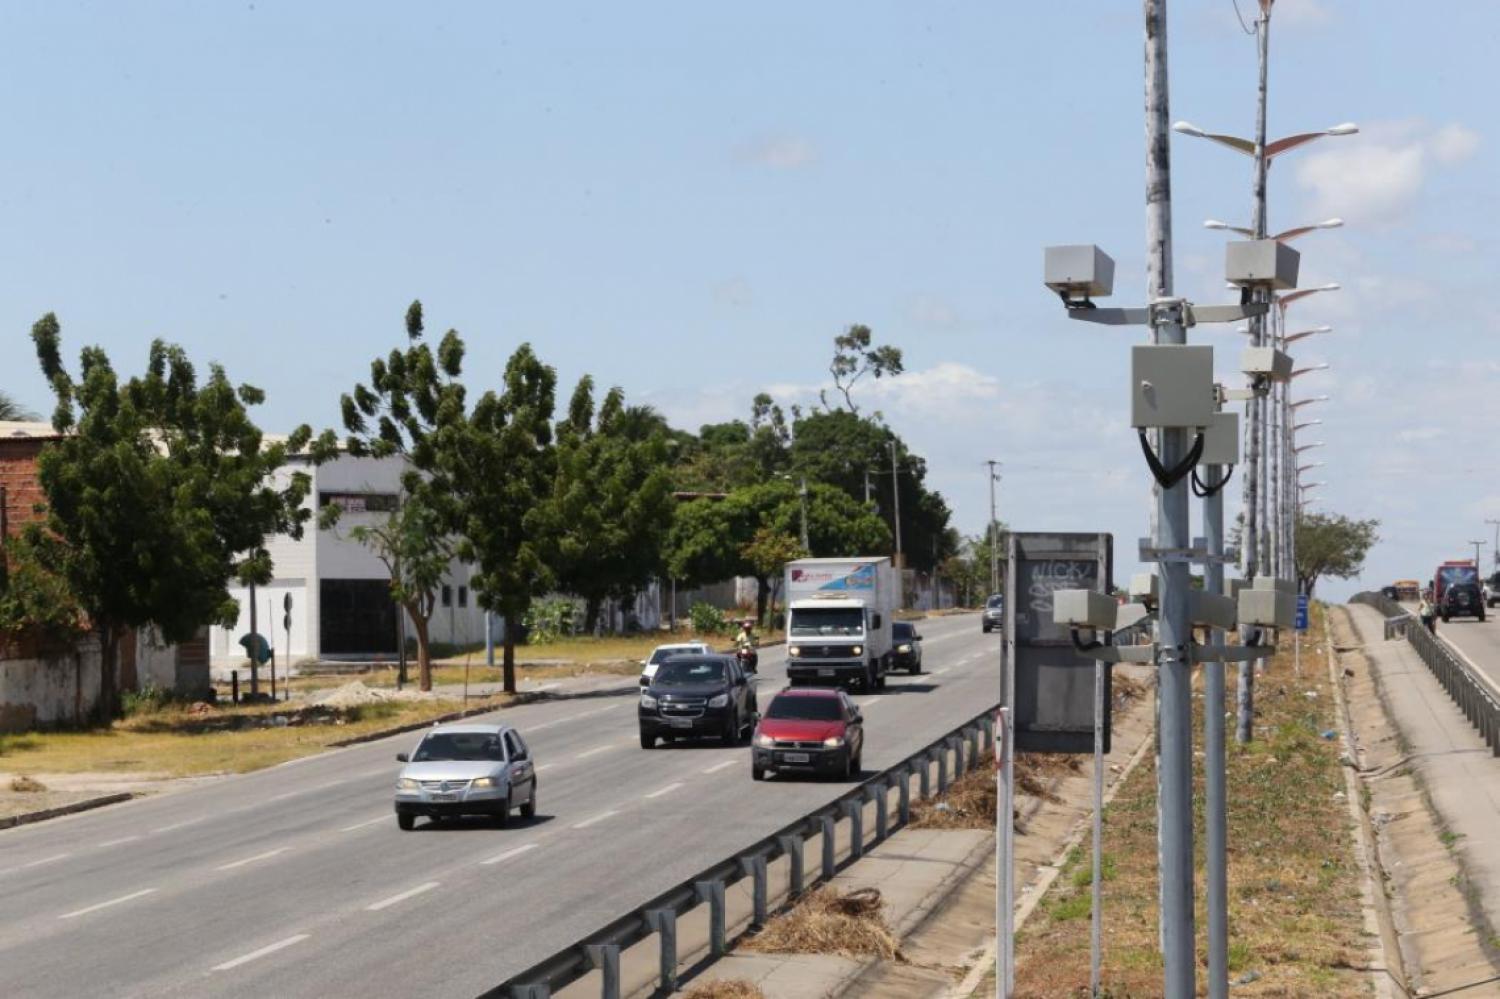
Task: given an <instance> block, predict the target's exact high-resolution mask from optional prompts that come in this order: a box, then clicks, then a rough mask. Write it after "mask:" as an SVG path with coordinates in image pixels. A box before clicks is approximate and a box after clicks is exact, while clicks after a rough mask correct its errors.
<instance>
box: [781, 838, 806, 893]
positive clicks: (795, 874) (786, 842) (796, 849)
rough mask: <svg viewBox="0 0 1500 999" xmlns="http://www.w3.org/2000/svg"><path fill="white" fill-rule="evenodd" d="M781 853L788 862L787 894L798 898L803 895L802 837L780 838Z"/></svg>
mask: <svg viewBox="0 0 1500 999" xmlns="http://www.w3.org/2000/svg"><path fill="white" fill-rule="evenodd" d="M776 841H777V842H778V843H780V844H781V852H782V853H785V854H786V860H787V868H788V870H787V894H788V895H790V896H792V897H793V898H796V897H797V896H798V895H801V894H802V846H803V842H802V836H801V835H800V834H798V835H795V836H778V837H776Z"/></svg>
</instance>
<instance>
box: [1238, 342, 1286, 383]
mask: <svg viewBox="0 0 1500 999" xmlns="http://www.w3.org/2000/svg"><path fill="white" fill-rule="evenodd" d="M1240 370H1241V371H1243V372H1244V373H1245V374H1247V375H1263V376H1265V377H1267V378H1270V379H1271V381H1273V382H1284V381H1287V380H1288V379H1290V378H1291V377H1292V355H1290V354H1287V353H1283V352H1282V351H1279V350H1277V349H1276V348H1275V347H1246V348H1245V350H1244V351H1243V352H1242V353H1241V354H1240Z"/></svg>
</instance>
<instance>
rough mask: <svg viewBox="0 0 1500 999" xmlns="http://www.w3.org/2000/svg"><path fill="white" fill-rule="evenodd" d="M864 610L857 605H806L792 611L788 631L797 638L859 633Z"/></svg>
mask: <svg viewBox="0 0 1500 999" xmlns="http://www.w3.org/2000/svg"><path fill="white" fill-rule="evenodd" d="M864 630H865V612H864V611H862V610H860V609H859V608H858V607H808V608H805V609H804V608H798V609H797V610H794V611H792V623H791V625H790V629H789V632H790V634H791V635H793V636H794V637H797V638H816V637H820V636H824V635H861V634H864Z"/></svg>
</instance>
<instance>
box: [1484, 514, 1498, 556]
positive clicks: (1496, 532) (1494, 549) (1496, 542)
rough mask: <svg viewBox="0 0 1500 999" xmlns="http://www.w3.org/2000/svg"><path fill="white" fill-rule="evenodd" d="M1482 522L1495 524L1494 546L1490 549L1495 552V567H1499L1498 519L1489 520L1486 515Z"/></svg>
mask: <svg viewBox="0 0 1500 999" xmlns="http://www.w3.org/2000/svg"><path fill="white" fill-rule="evenodd" d="M1484 522H1485V523H1486V524H1494V525H1495V547H1494V548H1492V549H1490V550H1491V551H1493V552H1494V553H1495V568H1496V569H1500V520H1490V519H1489V518H1488V517H1486V518H1485V521H1484Z"/></svg>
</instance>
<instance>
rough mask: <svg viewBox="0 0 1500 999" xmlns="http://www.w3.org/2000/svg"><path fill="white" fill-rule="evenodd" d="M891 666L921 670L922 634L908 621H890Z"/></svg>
mask: <svg viewBox="0 0 1500 999" xmlns="http://www.w3.org/2000/svg"><path fill="white" fill-rule="evenodd" d="M891 668H892V669H904V670H906V671H907V672H908V673H920V672H922V636H921V635H919V634H917V626H916V625H914V624H912V623H911V622H910V621H894V622H892V623H891Z"/></svg>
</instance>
